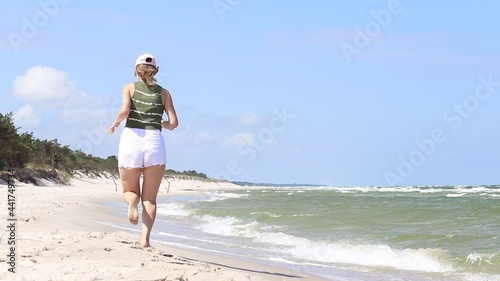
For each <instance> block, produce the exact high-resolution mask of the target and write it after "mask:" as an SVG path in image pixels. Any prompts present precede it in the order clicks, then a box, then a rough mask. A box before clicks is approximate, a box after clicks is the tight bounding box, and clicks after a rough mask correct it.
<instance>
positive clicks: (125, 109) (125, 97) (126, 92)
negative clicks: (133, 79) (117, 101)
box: [108, 84, 134, 134]
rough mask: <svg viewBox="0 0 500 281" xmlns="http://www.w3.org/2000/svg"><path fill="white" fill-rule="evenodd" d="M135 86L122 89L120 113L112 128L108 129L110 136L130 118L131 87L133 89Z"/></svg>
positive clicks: (127, 85) (131, 85)
mask: <svg viewBox="0 0 500 281" xmlns="http://www.w3.org/2000/svg"><path fill="white" fill-rule="evenodd" d="M133 86H134V84H126V85H125V86H124V87H123V89H122V104H121V106H120V111H119V112H118V115H117V116H116V119H115V121H114V122H113V124H111V126H109V129H108V134H112V133H114V132H115V128H116V127H118V126H119V125H120V123H121V122H122V121H123V120H124V119H126V118H127V117H128V114H129V112H130V104H131V100H130V99H131V98H130V97H131V95H130V93H131V87H133Z"/></svg>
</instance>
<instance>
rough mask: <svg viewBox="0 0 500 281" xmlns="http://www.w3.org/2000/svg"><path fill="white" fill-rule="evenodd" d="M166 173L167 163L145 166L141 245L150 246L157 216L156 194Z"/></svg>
mask: <svg viewBox="0 0 500 281" xmlns="http://www.w3.org/2000/svg"><path fill="white" fill-rule="evenodd" d="M164 173H165V165H157V166H150V167H146V168H144V179H143V181H142V196H141V200H142V236H141V245H142V246H143V247H149V246H150V244H149V236H150V234H151V229H152V228H153V223H154V221H155V218H156V196H157V195H158V189H159V188H160V183H161V180H162V178H163V174H164Z"/></svg>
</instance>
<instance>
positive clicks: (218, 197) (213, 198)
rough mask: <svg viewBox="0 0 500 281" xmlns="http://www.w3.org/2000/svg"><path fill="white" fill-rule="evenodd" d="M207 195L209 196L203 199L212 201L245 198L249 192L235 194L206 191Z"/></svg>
mask: <svg viewBox="0 0 500 281" xmlns="http://www.w3.org/2000/svg"><path fill="white" fill-rule="evenodd" d="M208 196H209V198H208V199H207V200H205V201H209V202H214V201H219V200H226V199H234V198H245V197H248V196H249V194H237V193H230V192H223V191H222V192H221V191H216V192H211V193H208Z"/></svg>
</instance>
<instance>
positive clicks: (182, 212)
mask: <svg viewBox="0 0 500 281" xmlns="http://www.w3.org/2000/svg"><path fill="white" fill-rule="evenodd" d="M156 212H157V213H158V214H159V215H164V216H177V217H188V216H189V215H191V214H192V211H190V210H187V209H186V208H185V207H184V204H182V203H178V202H172V203H162V204H158V208H157V210H156Z"/></svg>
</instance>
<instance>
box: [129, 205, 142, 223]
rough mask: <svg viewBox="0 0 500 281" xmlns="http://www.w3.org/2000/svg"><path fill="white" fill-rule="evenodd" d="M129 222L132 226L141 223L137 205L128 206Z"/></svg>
mask: <svg viewBox="0 0 500 281" xmlns="http://www.w3.org/2000/svg"><path fill="white" fill-rule="evenodd" d="M128 220H129V221H130V223H131V224H135V225H136V224H137V223H138V222H139V212H138V211H137V204H129V205H128Z"/></svg>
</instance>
